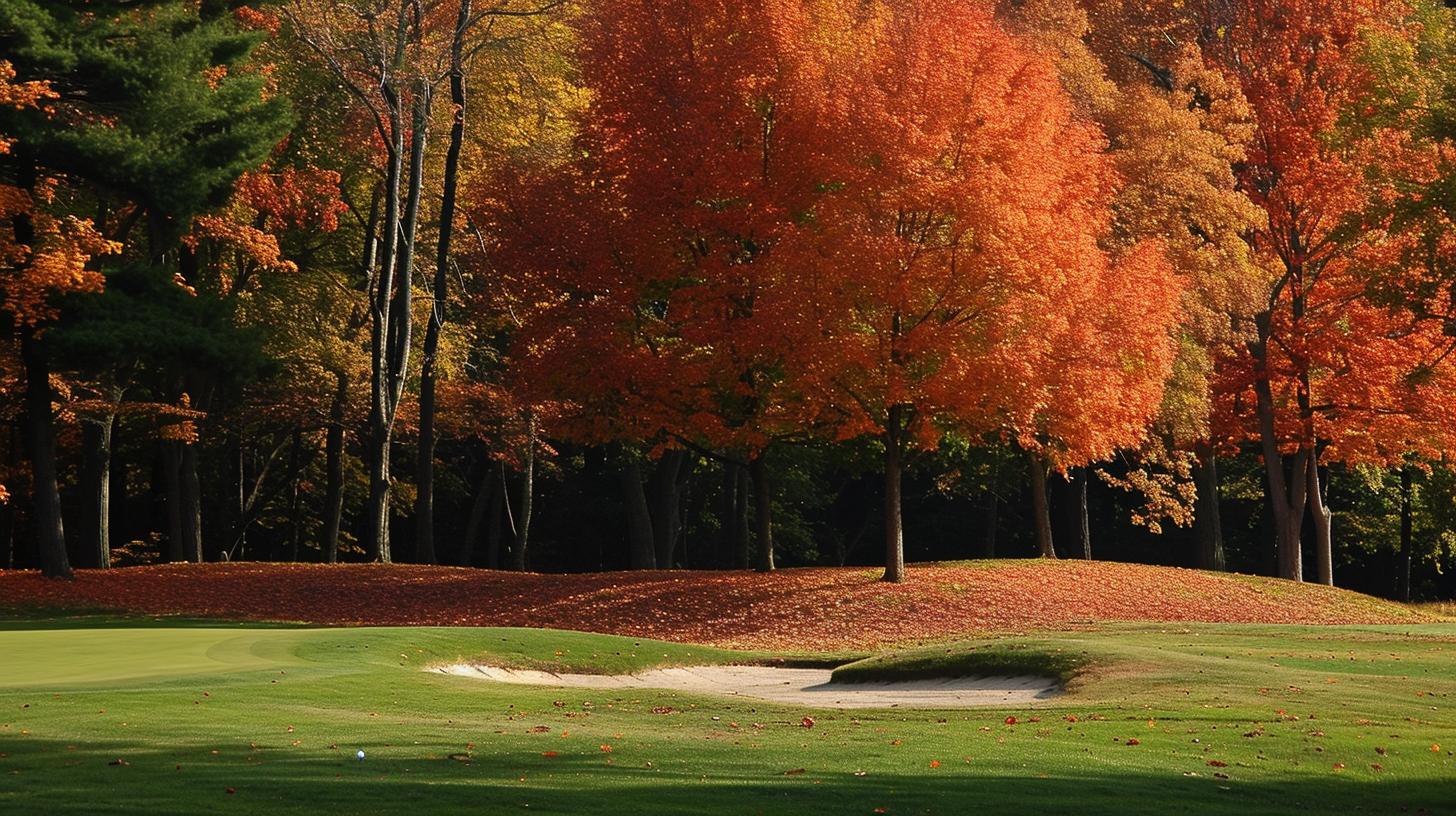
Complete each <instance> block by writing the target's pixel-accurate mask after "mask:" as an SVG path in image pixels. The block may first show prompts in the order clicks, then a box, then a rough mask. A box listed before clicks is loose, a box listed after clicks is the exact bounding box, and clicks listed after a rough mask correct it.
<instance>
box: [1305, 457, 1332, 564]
mask: <svg viewBox="0 0 1456 816" xmlns="http://www.w3.org/2000/svg"><path fill="white" fill-rule="evenodd" d="M1305 475H1306V478H1308V479H1309V486H1308V487H1307V488H1306V492H1307V493H1308V496H1309V510H1310V514H1311V516H1312V517H1313V518H1314V564H1315V580H1316V581H1318V582H1319V583H1321V584H1324V585H1325V586H1334V585H1335V567H1334V547H1333V541H1332V540H1331V535H1330V533H1331V530H1330V528H1331V526H1332V525H1331V513H1330V508H1329V507H1327V506H1326V505H1325V496H1324V490H1323V489H1321V486H1320V473H1319V456H1318V454H1315V453H1311V454H1310V455H1309V458H1308V459H1307V460H1306V463H1305Z"/></svg>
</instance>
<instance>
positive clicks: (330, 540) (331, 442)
mask: <svg viewBox="0 0 1456 816" xmlns="http://www.w3.org/2000/svg"><path fill="white" fill-rule="evenodd" d="M335 377H336V378H337V380H336V383H337V384H336V386H335V388H334V400H333V404H332V405H331V406H329V428H328V434H327V437H326V438H325V441H324V470H325V471H327V472H326V474H325V475H324V540H323V551H324V561H326V562H328V563H330V564H337V563H339V526H340V523H341V522H342V521H343V518H344V409H345V406H346V405H347V403H348V399H349V375H347V374H344V373H342V372H339V373H336V374H335Z"/></svg>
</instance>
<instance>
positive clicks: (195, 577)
mask: <svg viewBox="0 0 1456 816" xmlns="http://www.w3.org/2000/svg"><path fill="white" fill-rule="evenodd" d="M879 575H880V570H878V569H866V568H843V569H829V568H822V569H821V568H814V569H790V570H781V571H779V572H775V573H770V574H760V573H753V572H682V571H661V572H630V573H628V572H618V573H597V574H589V575H537V574H517V573H502V572H488V571H483V570H470V569H457V568H448V567H420V566H405V565H396V566H375V565H345V566H313V565H282V564H276V565H275V564H234V565H228V564H206V565H170V566H161V567H147V568H136V569H125V570H113V571H107V572H86V571H83V572H80V573H78V576H77V579H76V580H75V581H72V582H57V581H47V580H45V579H42V578H41V577H40V576H39V575H37V574H35V573H30V572H9V573H3V572H0V605H4V606H8V607H10V608H12V609H17V610H33V609H41V608H63V609H100V610H111V611H122V612H130V613H144V614H149V615H184V616H204V617H217V618H227V619H236V620H274V621H301V622H309V623H317V624H329V625H363V624H368V625H384V626H406V625H434V626H524V627H548V628H554V629H572V630H580V631H589V632H601V633H607V634H619V635H626V636H630V637H648V638H657V639H661V640H670V641H676V642H681V643H699V644H705V645H713V646H723V647H735V648H753V649H773V650H780V651H784V650H788V651H796V652H804V651H818V652H848V651H868V650H873V649H878V648H880V647H884V646H888V645H897V644H912V643H924V642H932V641H945V640H950V639H955V638H965V637H970V636H973V635H977V634H985V633H992V632H1009V631H1024V630H1029V629H1068V628H1076V627H1078V626H1080V625H1084V624H1088V623H1091V622H1093V621H1100V622H1101V621H1155V622H1208V623H1218V622H1222V623H1256V624H1268V623H1287V624H1356V623H1369V624H1377V623H1408V622H1421V621H1426V620H1431V619H1432V618H1433V616H1431V615H1429V614H1427V613H1425V612H1421V611H1418V610H1415V609H1413V608H1411V607H1407V606H1402V605H1400V604H1394V603H1390V602H1386V601H1381V600H1378V599H1375V598H1371V597H1368V596H1365V595H1360V594H1357V593H1353V592H1347V591H1344V590H1339V589H1332V588H1329V587H1324V586H1317V585H1312V584H1296V583H1291V582H1288V581H1280V580H1277V579H1272V578H1258V577H1251V576H1244V575H1230V574H1224V573H1212V572H1201V571H1196V570H1187V569H1172V568H1167V567H1153V566H1145V565H1138V564H1115V563H1107V562H1095V561H1094V562H1088V561H1024V560H1023V561H970V562H958V563H946V564H928V565H921V566H915V567H911V568H910V570H909V580H908V581H906V582H905V583H904V584H899V585H893V584H885V583H882V582H880V581H879V580H878V579H879Z"/></svg>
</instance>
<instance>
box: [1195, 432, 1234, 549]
mask: <svg viewBox="0 0 1456 816" xmlns="http://www.w3.org/2000/svg"><path fill="white" fill-rule="evenodd" d="M1197 453H1198V460H1197V461H1196V462H1195V463H1194V465H1193V483H1194V486H1195V487H1196V488H1197V490H1198V496H1197V499H1196V500H1195V503H1194V513H1193V536H1194V539H1195V541H1196V542H1197V546H1198V552H1197V558H1196V559H1195V563H1196V566H1197V567H1198V568H1199V569H1205V570H1216V571H1218V572H1223V571H1224V570H1226V569H1227V568H1228V563H1227V560H1226V559H1225V557H1224V550H1223V516H1222V511H1221V509H1220V507H1219V498H1218V455H1217V454H1216V453H1214V450H1213V447H1212V446H1211V445H1199V446H1198V452H1197Z"/></svg>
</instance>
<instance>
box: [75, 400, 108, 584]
mask: <svg viewBox="0 0 1456 816" xmlns="http://www.w3.org/2000/svg"><path fill="white" fill-rule="evenodd" d="M115 419H116V415H115V414H113V413H107V414H105V415H104V416H99V417H86V418H83V419H82V420H81V456H82V460H83V464H82V467H81V495H82V497H83V500H84V501H85V503H86V504H85V506H86V521H85V523H86V526H85V529H84V533H85V535H84V536H83V537H82V539H83V542H84V545H85V549H86V550H87V561H88V563H89V564H90V565H91V566H93V567H96V568H97V569H110V567H111V433H112V428H113V424H114V421H115Z"/></svg>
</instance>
